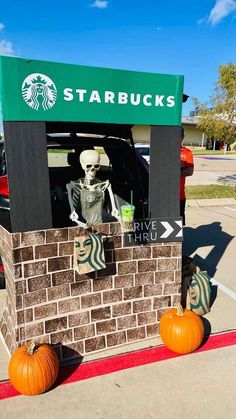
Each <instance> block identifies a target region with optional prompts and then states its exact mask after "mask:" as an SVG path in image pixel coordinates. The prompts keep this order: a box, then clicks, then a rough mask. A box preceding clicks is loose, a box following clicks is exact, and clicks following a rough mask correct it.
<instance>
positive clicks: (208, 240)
mask: <svg viewBox="0 0 236 419" xmlns="http://www.w3.org/2000/svg"><path fill="white" fill-rule="evenodd" d="M233 238H234V236H231V235H230V234H228V233H225V232H224V231H223V230H222V227H221V223H220V222H219V221H216V222H214V223H211V224H205V225H201V226H199V227H197V228H192V227H185V228H184V241H183V255H186V256H191V255H193V256H192V257H193V259H194V263H195V264H196V265H197V266H199V268H200V269H201V270H202V271H207V273H208V275H210V276H211V277H214V275H215V273H216V271H217V265H218V263H219V261H220V259H221V258H222V256H223V254H224V252H225V250H226V248H227V246H228V244H229V243H230V242H231V240H232V239H233ZM207 246H214V247H213V249H212V250H211V251H210V253H209V254H208V255H207V256H206V258H205V259H203V258H202V257H201V256H200V255H198V254H197V250H198V249H199V248H202V247H207Z"/></svg>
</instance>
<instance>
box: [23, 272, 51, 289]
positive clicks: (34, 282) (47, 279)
mask: <svg viewBox="0 0 236 419" xmlns="http://www.w3.org/2000/svg"><path fill="white" fill-rule="evenodd" d="M51 285H52V284H51V276H50V275H42V276H36V277H34V278H29V279H28V290H29V292H33V291H37V290H41V289H43V288H49V287H51Z"/></svg>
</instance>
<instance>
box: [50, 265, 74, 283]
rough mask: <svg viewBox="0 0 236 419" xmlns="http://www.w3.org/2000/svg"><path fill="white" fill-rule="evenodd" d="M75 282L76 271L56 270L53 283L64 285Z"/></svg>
mask: <svg viewBox="0 0 236 419" xmlns="http://www.w3.org/2000/svg"><path fill="white" fill-rule="evenodd" d="M72 282H74V271H73V270H72V269H71V270H69V271H63V272H56V273H53V274H52V285H53V286H57V285H63V284H71V283H72Z"/></svg>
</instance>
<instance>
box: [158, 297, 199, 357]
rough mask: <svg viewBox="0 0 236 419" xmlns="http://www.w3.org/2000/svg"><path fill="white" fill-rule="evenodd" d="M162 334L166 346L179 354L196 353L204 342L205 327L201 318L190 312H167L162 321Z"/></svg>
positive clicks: (180, 309)
mask: <svg viewBox="0 0 236 419" xmlns="http://www.w3.org/2000/svg"><path fill="white" fill-rule="evenodd" d="M160 334H161V338H162V340H163V343H164V345H165V346H166V347H167V348H168V349H170V350H171V351H173V352H176V353H178V354H188V353H190V352H193V351H195V350H196V349H197V348H198V347H199V346H200V345H201V342H202V339H203V336H204V327H203V322H202V320H201V318H200V317H199V316H198V315H197V314H195V313H193V312H192V311H190V310H187V309H185V310H183V308H182V306H181V305H180V304H179V305H178V306H177V308H171V309H170V310H167V311H166V312H165V313H164V314H163V315H162V317H161V320H160Z"/></svg>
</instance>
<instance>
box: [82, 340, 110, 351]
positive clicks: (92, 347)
mask: <svg viewBox="0 0 236 419" xmlns="http://www.w3.org/2000/svg"><path fill="white" fill-rule="evenodd" d="M105 347H106V343H105V336H99V337H97V338H92V339H88V340H86V341H85V351H86V352H94V351H98V350H100V349H104V348H105Z"/></svg>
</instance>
